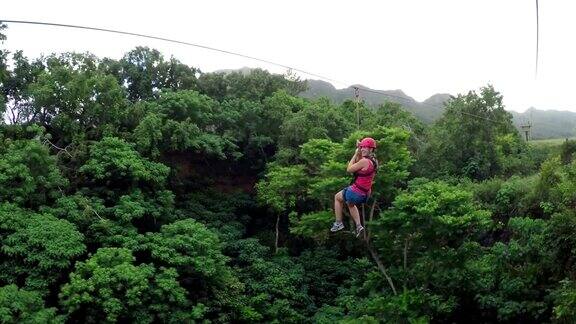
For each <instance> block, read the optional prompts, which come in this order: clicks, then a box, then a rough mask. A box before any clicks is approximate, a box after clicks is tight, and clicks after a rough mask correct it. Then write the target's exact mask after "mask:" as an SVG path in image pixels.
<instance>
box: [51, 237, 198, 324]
mask: <svg viewBox="0 0 576 324" xmlns="http://www.w3.org/2000/svg"><path fill="white" fill-rule="evenodd" d="M177 277H178V273H177V272H176V271H175V270H174V269H169V268H160V269H156V268H155V267H154V266H152V265H147V264H141V265H136V264H134V257H133V256H132V253H131V252H130V251H129V250H127V249H118V248H101V249H99V250H98V251H97V252H96V254H94V255H93V256H92V257H91V258H90V259H88V260H87V261H86V262H78V263H77V264H76V268H75V270H74V272H72V273H71V274H70V282H69V283H67V284H65V285H64V286H63V287H62V290H61V292H60V304H61V305H62V307H63V309H64V310H65V312H66V313H67V314H68V316H70V318H71V319H72V320H75V321H82V322H85V323H100V322H108V323H115V322H118V321H136V322H140V323H152V322H156V321H162V322H167V323H182V322H186V321H192V320H194V319H198V318H197V317H201V316H202V313H203V309H204V308H203V306H202V305H196V306H195V308H193V307H192V306H191V305H190V304H189V302H188V300H187V299H186V292H185V290H184V288H182V287H181V286H180V284H179V283H178V281H177Z"/></svg>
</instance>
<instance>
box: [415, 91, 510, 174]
mask: <svg viewBox="0 0 576 324" xmlns="http://www.w3.org/2000/svg"><path fill="white" fill-rule="evenodd" d="M502 136H512V137H509V139H510V140H512V141H514V142H519V141H520V136H519V135H518V132H517V130H516V129H515V127H514V125H513V124H512V115H511V114H510V113H509V112H507V111H506V110H504V105H503V103H502V95H501V94H500V93H498V92H497V91H496V90H494V88H493V87H492V86H487V87H483V88H481V89H480V93H476V92H475V91H470V92H469V93H467V94H466V95H458V96H457V97H455V98H453V99H451V100H449V101H448V103H447V104H446V108H445V111H444V115H443V116H442V117H441V118H440V119H439V120H438V121H437V122H436V124H435V125H434V127H433V130H432V135H431V139H430V145H429V148H428V150H427V152H426V153H425V156H424V158H425V161H426V163H427V165H426V166H425V167H426V170H427V173H428V175H432V176H433V175H442V174H446V175H455V176H467V177H470V178H473V179H486V178H489V177H491V176H494V175H496V174H498V173H499V172H501V170H502V168H503V166H502V165H501V163H500V162H501V160H499V158H498V149H497V144H496V143H497V141H498V139H499V138H500V137H502ZM515 145H517V144H515ZM509 153H510V154H509V155H512V156H514V155H515V154H518V152H517V151H511V152H509Z"/></svg>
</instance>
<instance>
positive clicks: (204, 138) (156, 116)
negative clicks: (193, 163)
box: [134, 91, 238, 159]
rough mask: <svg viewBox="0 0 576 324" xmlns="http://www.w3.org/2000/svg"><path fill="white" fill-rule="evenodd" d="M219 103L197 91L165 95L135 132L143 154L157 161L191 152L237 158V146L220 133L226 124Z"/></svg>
mask: <svg viewBox="0 0 576 324" xmlns="http://www.w3.org/2000/svg"><path fill="white" fill-rule="evenodd" d="M223 113H224V112H222V111H221V110H220V109H219V107H218V103H217V102H215V101H214V100H212V99H211V98H209V97H207V96H205V95H201V94H199V93H198V92H196V91H179V92H165V93H162V94H161V95H160V98H159V99H158V101H157V103H156V104H155V105H152V107H150V113H149V114H148V115H147V116H146V117H144V118H143V119H142V121H141V122H140V124H139V125H138V126H137V127H136V129H135V130H134V137H135V142H136V144H137V148H138V150H139V151H140V152H142V153H144V154H147V155H150V156H152V157H158V156H160V155H161V154H162V153H169V152H185V151H192V152H194V153H201V154H208V155H212V156H216V157H218V158H220V159H225V158H226V157H228V156H231V157H237V156H238V155H237V152H236V148H237V147H236V145H235V144H234V142H233V140H234V139H232V138H229V136H227V135H226V134H219V133H217V129H218V127H219V124H220V123H225V121H223V120H221V118H220V117H224V119H226V118H227V117H226V116H224V115H223Z"/></svg>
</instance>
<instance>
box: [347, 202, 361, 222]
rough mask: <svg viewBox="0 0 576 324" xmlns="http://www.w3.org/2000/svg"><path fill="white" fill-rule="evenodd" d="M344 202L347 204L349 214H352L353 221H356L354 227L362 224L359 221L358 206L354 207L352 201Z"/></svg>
mask: <svg viewBox="0 0 576 324" xmlns="http://www.w3.org/2000/svg"><path fill="white" fill-rule="evenodd" d="M346 204H347V205H348V210H349V211H350V216H352V219H353V220H354V223H356V227H358V226H359V225H362V223H360V212H358V207H356V205H354V204H353V203H346Z"/></svg>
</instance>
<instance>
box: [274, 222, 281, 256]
mask: <svg viewBox="0 0 576 324" xmlns="http://www.w3.org/2000/svg"><path fill="white" fill-rule="evenodd" d="M279 224H280V214H278V216H276V241H275V242H274V254H276V253H278V237H279V236H280V231H279V226H278V225H279Z"/></svg>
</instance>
